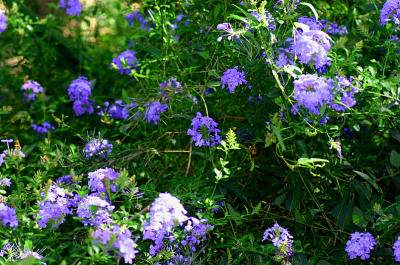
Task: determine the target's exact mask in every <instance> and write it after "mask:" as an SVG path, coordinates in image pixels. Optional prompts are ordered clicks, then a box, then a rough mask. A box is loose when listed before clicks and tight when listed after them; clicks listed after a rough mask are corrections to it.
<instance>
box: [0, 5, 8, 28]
mask: <svg viewBox="0 0 400 265" xmlns="http://www.w3.org/2000/svg"><path fill="white" fill-rule="evenodd" d="M6 27H7V18H6V11H5V10H1V9H0V33H3V31H5V30H6Z"/></svg>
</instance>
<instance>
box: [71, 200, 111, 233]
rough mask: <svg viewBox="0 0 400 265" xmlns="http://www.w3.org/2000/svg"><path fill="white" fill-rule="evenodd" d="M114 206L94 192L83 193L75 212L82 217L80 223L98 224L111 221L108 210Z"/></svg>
mask: <svg viewBox="0 0 400 265" xmlns="http://www.w3.org/2000/svg"><path fill="white" fill-rule="evenodd" d="M114 208H115V206H113V205H111V204H110V203H109V202H108V201H107V200H104V199H102V198H100V197H98V196H97V195H96V194H89V195H85V197H84V198H83V199H82V200H81V201H80V202H79V205H78V209H77V211H76V214H77V216H78V217H80V218H82V219H83V220H82V223H83V224H84V225H85V226H87V225H90V226H100V225H102V224H110V223H112V222H113V220H112V219H111V215H110V212H111V211H112V210H114Z"/></svg>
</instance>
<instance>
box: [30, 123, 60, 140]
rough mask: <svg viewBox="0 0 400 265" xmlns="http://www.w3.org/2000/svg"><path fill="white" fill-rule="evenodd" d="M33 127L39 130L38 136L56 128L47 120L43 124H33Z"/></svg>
mask: <svg viewBox="0 0 400 265" xmlns="http://www.w3.org/2000/svg"><path fill="white" fill-rule="evenodd" d="M32 127H33V129H34V130H35V131H36V132H37V136H38V137H39V136H40V134H46V133H47V132H48V131H49V130H55V129H56V128H55V127H54V126H53V125H51V124H50V123H48V122H47V121H46V122H43V123H42V124H41V125H37V124H32Z"/></svg>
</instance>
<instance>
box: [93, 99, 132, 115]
mask: <svg viewBox="0 0 400 265" xmlns="http://www.w3.org/2000/svg"><path fill="white" fill-rule="evenodd" d="M104 105H105V108H104V109H101V107H100V106H97V108H98V109H100V111H99V112H98V113H97V114H98V115H103V114H105V115H107V116H109V117H112V118H115V119H120V120H126V119H128V118H129V108H135V107H138V106H139V105H138V104H136V103H134V102H133V101H131V103H130V104H125V103H124V102H123V101H122V100H115V101H114V104H112V105H110V103H109V102H108V101H106V102H104ZM138 115H139V114H135V116H138Z"/></svg>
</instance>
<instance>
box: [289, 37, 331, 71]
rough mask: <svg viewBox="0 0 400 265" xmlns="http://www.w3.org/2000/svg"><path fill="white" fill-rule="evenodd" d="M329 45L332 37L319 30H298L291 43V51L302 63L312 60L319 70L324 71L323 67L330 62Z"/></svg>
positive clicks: (308, 62)
mask: <svg viewBox="0 0 400 265" xmlns="http://www.w3.org/2000/svg"><path fill="white" fill-rule="evenodd" d="M331 47H332V39H331V38H330V37H329V35H328V34H326V33H325V32H323V31H320V30H309V31H303V32H300V31H298V32H296V34H295V40H294V43H293V44H292V49H293V52H294V53H295V54H296V56H297V57H298V58H299V61H300V62H301V63H303V64H310V63H311V62H313V63H314V67H315V68H316V69H317V70H319V72H322V71H324V67H326V66H329V65H330V64H331V63H330V61H329V58H328V52H329V50H330V49H331Z"/></svg>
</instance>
